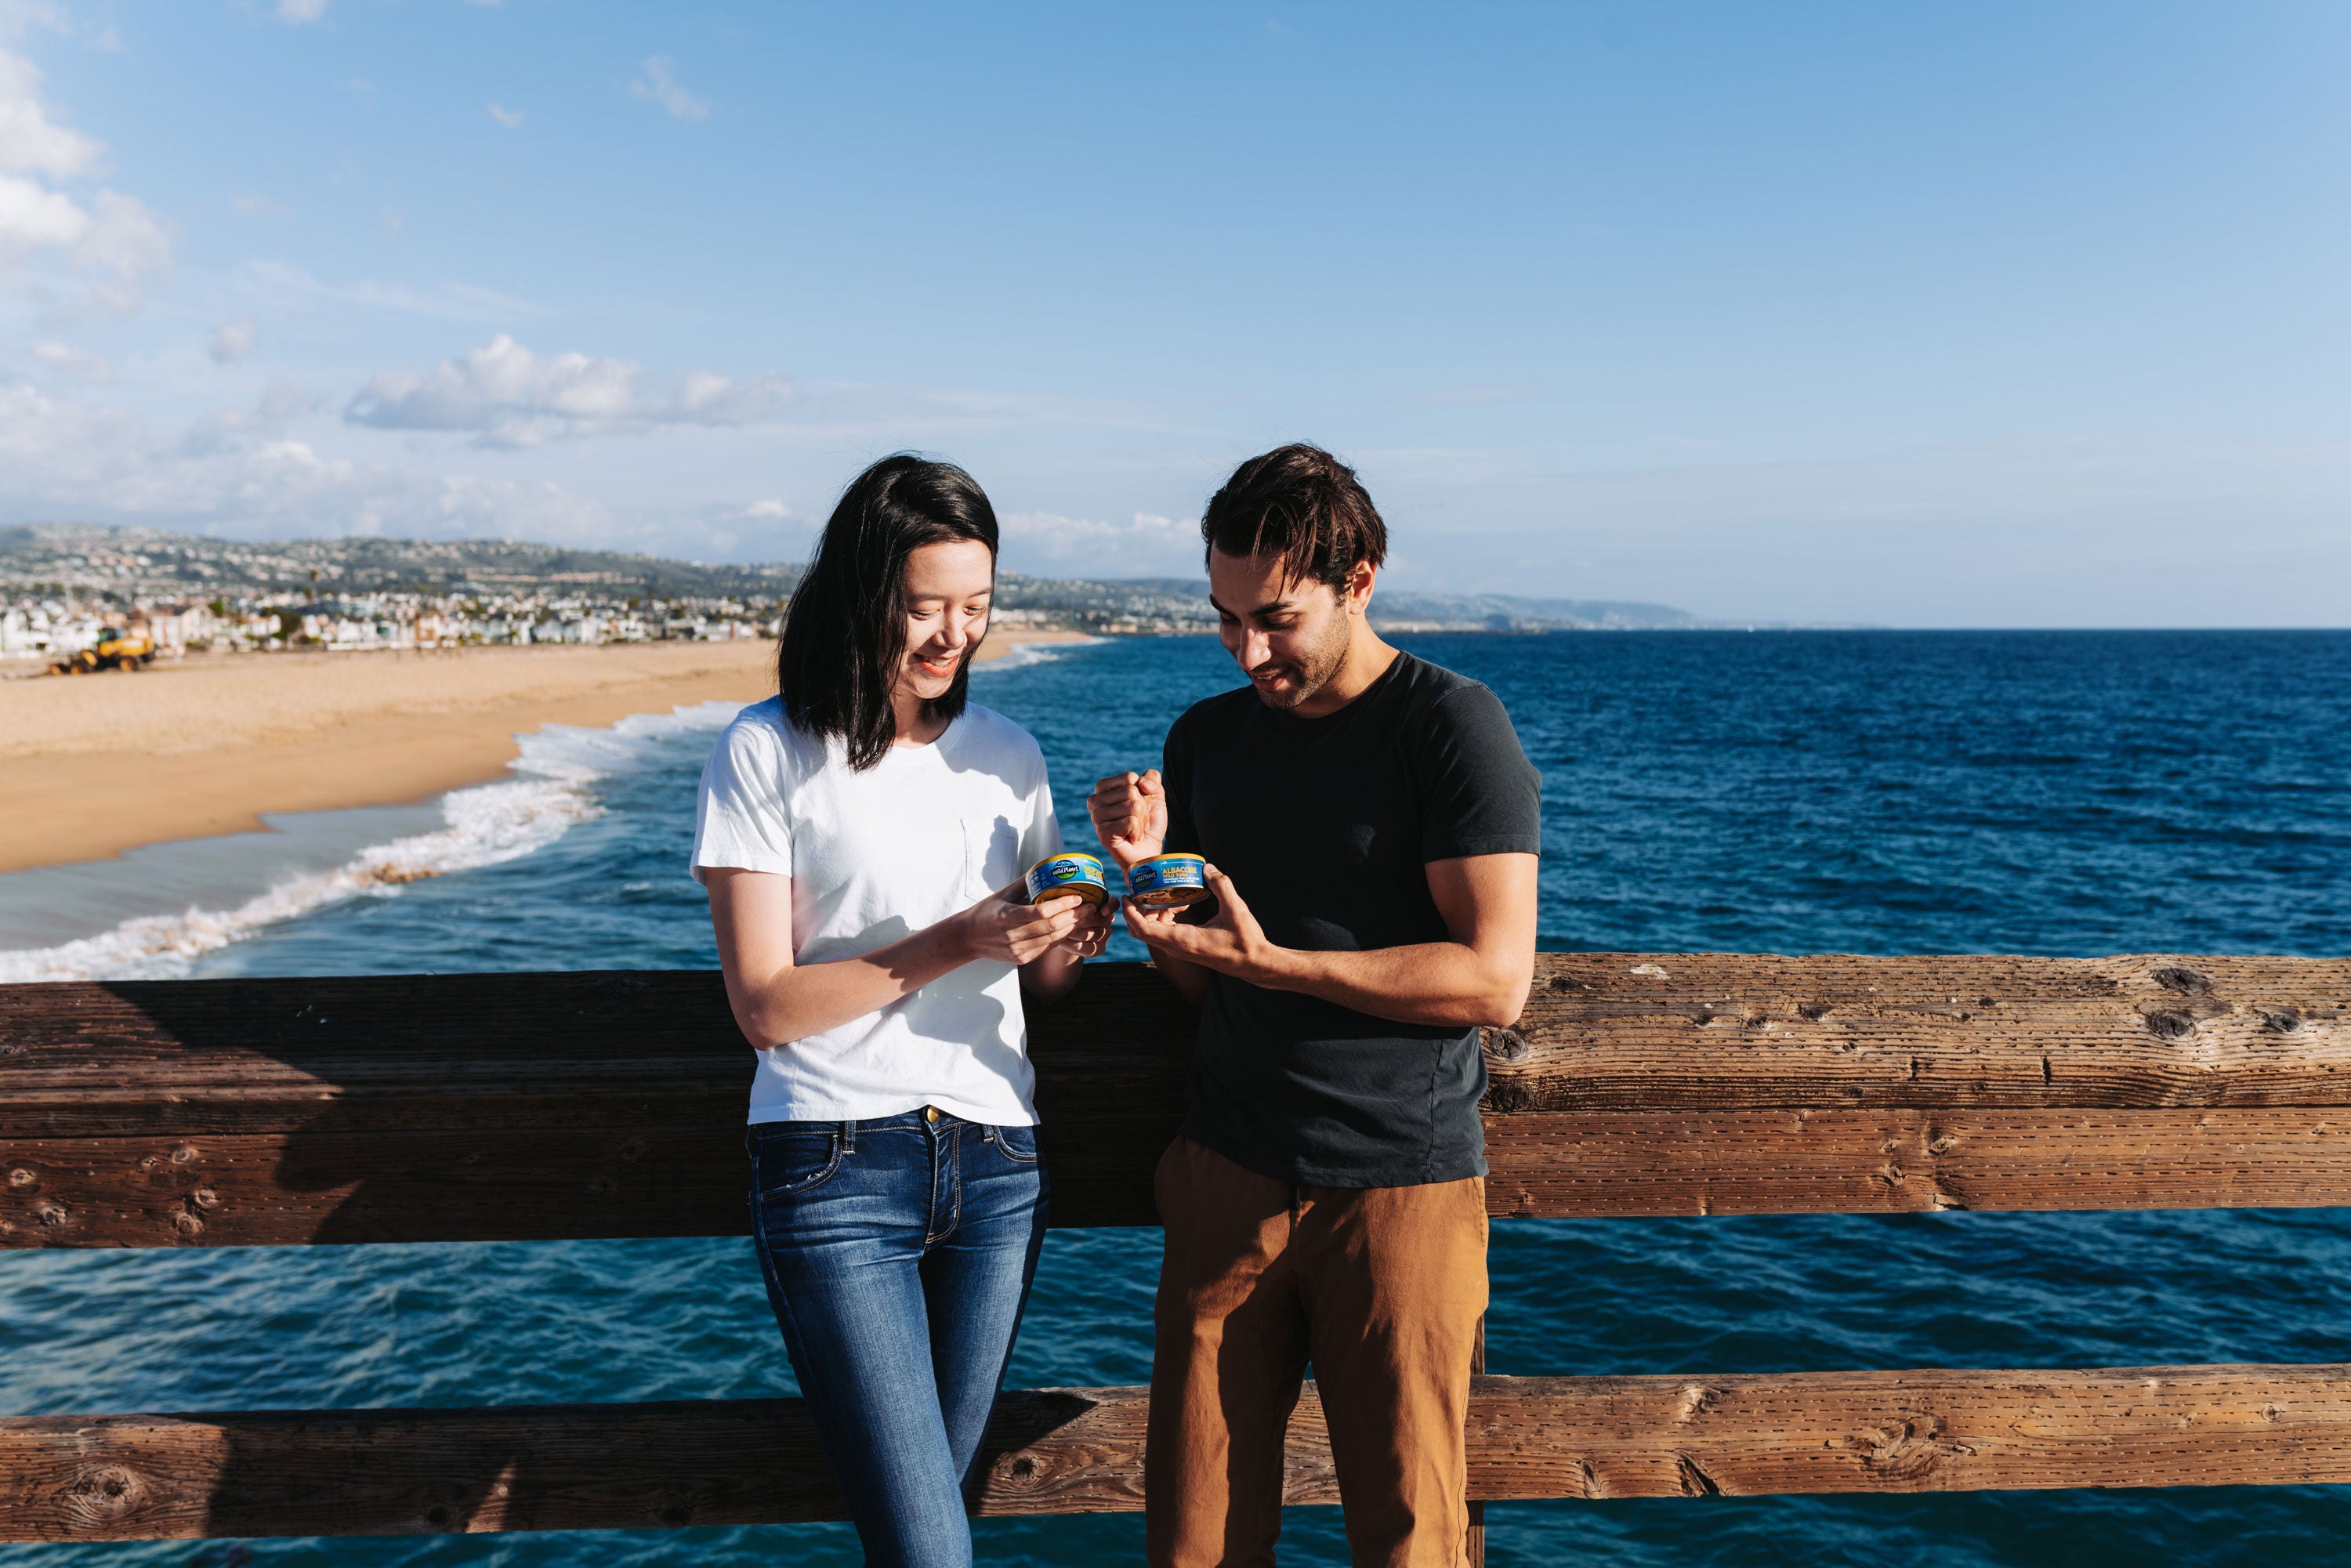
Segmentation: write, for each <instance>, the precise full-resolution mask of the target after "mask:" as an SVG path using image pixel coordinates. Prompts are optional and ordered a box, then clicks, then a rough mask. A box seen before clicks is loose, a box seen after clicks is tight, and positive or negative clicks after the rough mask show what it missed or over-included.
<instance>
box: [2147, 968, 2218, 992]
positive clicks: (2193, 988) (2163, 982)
mask: <svg viewBox="0 0 2351 1568" xmlns="http://www.w3.org/2000/svg"><path fill="white" fill-rule="evenodd" d="M2154 979H2155V983H2156V984H2157V985H2158V986H2161V987H2162V988H2164V989H2165V990H2167V991H2178V992H2179V994H2180V995H2181V996H2183V997H2209V996H2210V995H2211V994H2212V977H2210V975H2207V974H2205V973H2204V971H2203V970H2201V969H2191V968H2189V967H2188V966H2187V965H2185V964H2166V965H2165V966H2164V967H2162V968H2160V969H2158V970H2157V971H2156V972H2155V975H2154Z"/></svg>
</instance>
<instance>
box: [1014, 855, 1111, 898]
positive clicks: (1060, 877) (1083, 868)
mask: <svg viewBox="0 0 2351 1568" xmlns="http://www.w3.org/2000/svg"><path fill="white" fill-rule="evenodd" d="M1025 885H1026V886H1027V888H1028V889H1029V903H1031V904H1048V903H1050V902H1051V901H1052V900H1054V899H1057V898H1082V899H1084V900H1085V901H1086V902H1087V903H1088V904H1100V903H1101V902H1102V900H1103V899H1105V898H1107V897H1109V896H1110V884H1109V883H1108V882H1107V881H1105V880H1104V878H1103V876H1102V862H1100V861H1099V860H1096V859H1095V858H1094V857H1093V856H1092V855H1081V854H1067V855H1047V856H1046V857H1045V858H1044V859H1043V860H1040V861H1039V862H1037V863H1036V864H1035V865H1032V866H1030V867H1029V875H1028V877H1027V879H1026V882H1025Z"/></svg>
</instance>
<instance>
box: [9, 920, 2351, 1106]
mask: <svg viewBox="0 0 2351 1568" xmlns="http://www.w3.org/2000/svg"><path fill="white" fill-rule="evenodd" d="M1192 1029H1193V1015H1192V1014H1191V1012H1190V1011H1189V1009H1186V1007H1185V1006H1184V1004H1183V1003H1182V1001H1181V1000H1180V999H1179V998H1176V997H1175V993H1174V992H1173V990H1172V989H1170V988H1168V987H1167V986H1166V985H1165V983H1164V982H1163V981H1162V980H1160V978H1159V977H1157V975H1155V973H1153V972H1152V971H1151V970H1150V969H1149V968H1148V967H1144V966H1141V965H1129V964H1105V965H1096V966H1093V967H1091V968H1090V969H1089V971H1088V974H1087V977H1086V981H1085V984H1084V986H1083V987H1082V988H1081V990H1080V991H1079V992H1078V994H1077V995H1076V997H1075V998H1072V999H1071V1001H1069V1002H1067V1003H1065V1004H1063V1005H1062V1006H1061V1007H1058V1008H1049V1009H1039V1010H1038V1011H1037V1013H1036V1015H1035V1017H1034V1018H1033V1019H1032V1032H1033V1035H1034V1054H1035V1056H1036V1058H1037V1062H1038V1067H1039V1072H1040V1081H1041V1082H1040V1092H1042V1093H1043V1094H1045V1095H1046V1096H1047V1098H1049V1099H1050V1098H1053V1097H1054V1096H1057V1095H1058V1096H1060V1097H1061V1099H1062V1101H1063V1102H1064V1103H1067V1104H1069V1105H1072V1106H1091V1105H1094V1104H1100V1103H1126V1104H1134V1103H1139V1102H1143V1101H1150V1102H1154V1103H1156V1102H1158V1101H1161V1100H1164V1099H1165V1098H1167V1097H1170V1096H1173V1095H1175V1093H1177V1092H1179V1091H1180V1088H1181V1084H1182V1081H1183V1076H1184V1071H1185V1068H1186V1062H1187V1061H1188V1059H1189V1055H1190V1051H1191V1037H1192ZM1488 1047H1489V1049H1488V1060H1489V1067H1490V1069H1491V1071H1492V1072H1493V1077H1494V1085H1493V1092H1492V1094H1491V1095H1490V1097H1489V1109H1491V1110H1493V1111H1495V1112H1497V1113H1520V1112H1536V1111H1559V1110H1656V1109H1662V1108H1665V1107H1667V1106H1678V1105H1692V1106H1700V1107H1704V1108H1707V1109H1734V1108H1741V1107H1749V1106H1782V1105H1807V1106H1815V1107H1823V1108H1824V1107H1828V1106H1846V1107H1864V1106H1869V1107H1875V1106H1916V1107H1920V1108H1935V1107H1943V1106H1959V1105H1966V1106H1974V1107H1979V1108H1980V1107H1989V1106H1995V1105H1997V1106H2001V1107H2020V1108H2022V1107H2041V1106H2053V1105H2068V1106H2085V1107H2095V1108H2104V1109H2120V1108H2152V1107H2160V1106H2186V1105H2262V1104H2304V1105H2342V1104H2351V960H2346V959H2309V958H2275V957H2180V956H2167V955H2137V956H2121V957H2114V958H2006V957H1980V956H1978V957H1853V956H1840V955H1827V956H1816V957H1802V958H1789V957H1780V956H1770V955H1765V956H1750V955H1741V954H1637V953H1619V954H1580V953H1551V954H1543V955H1541V956H1540V958H1539V962H1538V967H1537V977H1536V987H1535V990H1534V993H1533V995H1532V997H1531V998H1530V1000H1529V1003H1528V1006H1527V1010H1526V1014H1525V1016H1524V1017H1523V1018H1522V1019H1520V1022H1519V1024H1518V1025H1517V1026H1516V1027H1514V1028H1513V1029H1510V1030H1489V1039H1488ZM749 1071H750V1057H749V1054H748V1052H747V1051H746V1050H745V1048H744V1046H743V1044H742V1041H741V1040H740V1038H739V1037H738V1036H737V1034H736V1032H735V1029H734V1025H733V1022H732V1019H730V1018H729V1017H728V1015H727V1012H726V1000H725V997H724V994H723V992H722V991H721V989H720V988H719V985H718V982H717V977H716V975H715V974H711V973H707V972H700V971H645V972H625V971H624V972H616V973H604V974H553V975H445V976H434V977H416V976H389V977H363V978H337V979H285V980H223V981H175V982H126V983H122V984H117V985H80V984H73V985H38V986H6V987H0V1129H5V1131H6V1132H7V1133H9V1134H16V1135H23V1134H30V1133H34V1132H46V1133H49V1134H59V1135H71V1134H86V1135H98V1136H102V1135H106V1134H110V1133H131V1132H137V1133H147V1132H155V1131H168V1130H174V1129H177V1128H184V1129H185V1130H187V1131H190V1132H210V1133H224V1132H237V1131H242V1132H256V1133H258V1132H267V1131H293V1130H296V1129H298V1128H299V1129H307V1130H311V1131H329V1130H339V1129H342V1128H348V1127H352V1126H361V1125H363V1126H366V1127H370V1128H375V1127H390V1126H397V1125H407V1126H423V1127H433V1128H436V1129H448V1128H453V1127H456V1126H461V1125H466V1124H477V1125H498V1126H517V1125H544V1126H580V1125H588V1124H595V1122H596V1121H598V1120H599V1119H602V1120H609V1121H612V1122H615V1123H625V1122H642V1121H644V1120H647V1119H648V1118H650V1119H652V1120H654V1121H664V1122H670V1123H676V1124H683V1123H685V1122H691V1121H695V1120H698V1119H700V1118H701V1117H702V1116H703V1115H705V1114H708V1115H711V1116H716V1115H717V1114H718V1113H721V1112H722V1111H726V1112H731V1111H733V1110H736V1109H738V1108H739V1105H740V1103H741V1092H742V1090H743V1086H744V1085H745V1083H746V1082H747V1079H748V1075H749Z"/></svg>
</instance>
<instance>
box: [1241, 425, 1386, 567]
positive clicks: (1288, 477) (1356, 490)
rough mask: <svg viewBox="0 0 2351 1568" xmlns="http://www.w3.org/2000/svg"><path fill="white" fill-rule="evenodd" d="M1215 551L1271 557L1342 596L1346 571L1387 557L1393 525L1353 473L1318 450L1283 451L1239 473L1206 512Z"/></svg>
mask: <svg viewBox="0 0 2351 1568" xmlns="http://www.w3.org/2000/svg"><path fill="white" fill-rule="evenodd" d="M1200 539H1201V542H1202V543H1203V544H1205V545H1206V546H1207V549H1208V552H1209V553H1214V552H1215V551H1217V550H1222V551H1224V552H1225V553H1226V554H1227V555H1229V556H1240V557H1244V558H1246V557H1249V556H1260V555H1273V556H1277V557H1279V558H1280V560H1281V562H1282V565H1283V566H1284V567H1285V568H1286V569H1287V570H1288V573H1289V576H1290V580H1291V581H1293V582H1298V581H1308V582H1324V583H1328V584H1330V585H1331V586H1332V588H1333V589H1337V590H1340V591H1345V588H1346V584H1347V575H1348V573H1350V572H1352V571H1353V570H1355V568H1356V566H1357V565H1358V564H1360V563H1363V562H1369V563H1370V564H1371V565H1373V566H1374V567H1377V566H1379V565H1380V564H1381V563H1382V562H1384V561H1385V560H1386V559H1388V526H1387V524H1385V523H1384V522H1382V521H1381V520H1380V513H1379V508H1378V507H1374V506H1373V505H1372V497H1370V495H1369V494H1367V493H1366V492H1365V491H1364V486H1362V484H1360V483H1359V482H1358V481H1357V480H1356V478H1355V471H1354V470H1353V468H1350V467H1348V466H1347V465H1345V464H1344V463H1342V462H1340V461H1339V460H1338V459H1337V458H1336V457H1333V456H1332V455H1331V454H1329V453H1328V452H1325V451H1323V450H1322V448H1321V447H1319V446H1309V445H1306V444H1304V443H1302V442H1301V443H1296V444H1291V445H1289V446H1277V447H1275V448H1274V449H1273V450H1272V451H1270V452H1269V453H1267V454H1265V455H1263V456H1262V457H1252V458H1250V459H1249V461H1248V462H1246V463H1244V464H1242V465H1240V466H1239V467H1238V468H1236V469H1234V470H1233V476H1232V477H1231V478H1229V479H1228V480H1226V481H1225V487H1224V488H1223V489H1221V490H1219V491H1217V493H1216V495H1215V496H1213V497H1210V498H1209V501H1208V509H1207V511H1205V512H1203V513H1201V514H1200Z"/></svg>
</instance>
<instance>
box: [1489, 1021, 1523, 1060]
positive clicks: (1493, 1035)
mask: <svg viewBox="0 0 2351 1568" xmlns="http://www.w3.org/2000/svg"><path fill="white" fill-rule="evenodd" d="M1485 1035H1486V1040H1485V1044H1486V1054H1487V1055H1489V1056H1490V1057H1492V1058H1494V1060H1496V1061H1525V1060H1526V1059H1527V1058H1528V1057H1530V1056H1532V1055H1533V1054H1534V1050H1535V1048H1534V1047H1533V1046H1531V1045H1529V1044H1528V1043H1527V1037H1526V1036H1525V1035H1522V1034H1520V1032H1519V1031H1518V1030H1514V1029H1489V1030H1486V1031H1485Z"/></svg>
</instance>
